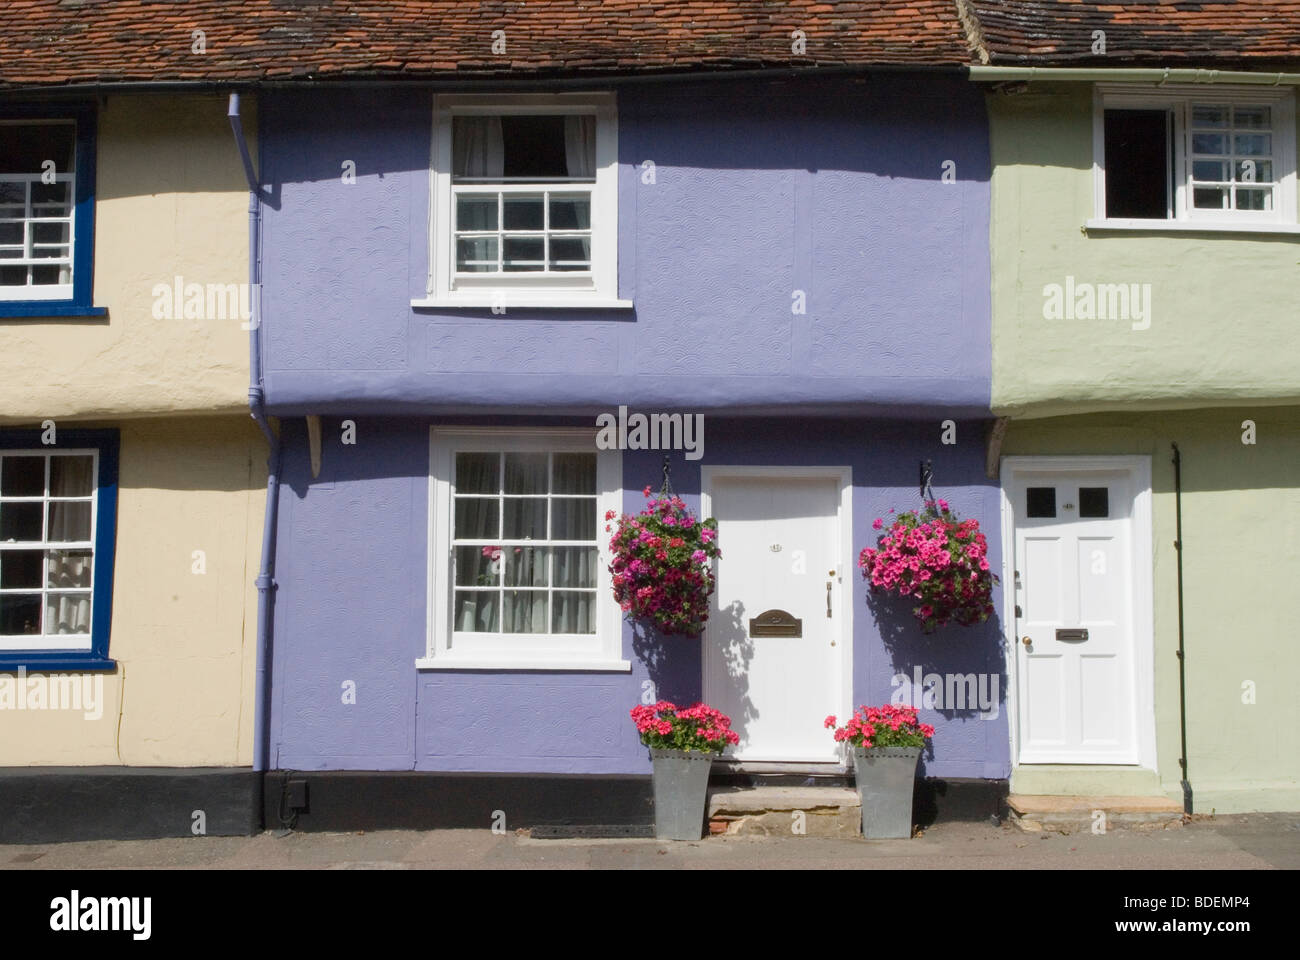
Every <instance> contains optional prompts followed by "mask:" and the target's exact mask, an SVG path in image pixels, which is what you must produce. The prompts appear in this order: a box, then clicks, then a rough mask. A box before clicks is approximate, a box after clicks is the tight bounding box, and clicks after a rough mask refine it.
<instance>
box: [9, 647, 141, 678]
mask: <svg viewBox="0 0 1300 960" xmlns="http://www.w3.org/2000/svg"><path fill="white" fill-rule="evenodd" d="M20 669H21V670H24V671H25V672H27V673H70V672H75V673H85V672H91V671H95V672H102V671H110V670H116V669H117V661H116V660H105V659H104V658H103V657H95V656H91V655H90V654H89V653H84V654H83V653H66V652H65V653H49V654H44V653H43V654H24V653H19V652H17V651H5V652H4V653H0V673H14V672H16V671H17V670H20Z"/></svg>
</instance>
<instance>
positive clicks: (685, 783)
mask: <svg viewBox="0 0 1300 960" xmlns="http://www.w3.org/2000/svg"><path fill="white" fill-rule="evenodd" d="M631 713H632V720H633V722H634V723H635V724H636V729H637V732H638V733H640V734H641V742H642V743H644V744H645V745H646V746H647V747H649V748H650V759H651V762H652V763H653V764H654V795H655V836H656V837H657V838H658V839H660V840H699V839H700V837H701V836H702V834H703V830H704V803H705V800H706V799H707V796H708V789H709V767H710V766H712V764H713V758H714V757H715V756H717V755H718V754H720V753H721V752H722V751H723V750H725V749H726V748H727V746H728V744H735V743H739V742H740V736H739V735H738V734H736V733H735V732H733V731H732V729H731V718H730V717H728V716H726V715H725V714H722V713H719V712H718V711H717V710H715V709H713V708H712V707H710V706H709V705H708V704H704V703H697V704H695V705H694V706H690V707H686V708H684V709H683V708H680V707H678V706H676V705H675V704H672V703H669V702H668V701H667V700H660V701H659V702H658V703H656V704H654V705H653V706H638V707H633V708H632V711H631Z"/></svg>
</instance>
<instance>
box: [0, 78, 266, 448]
mask: <svg viewBox="0 0 1300 960" xmlns="http://www.w3.org/2000/svg"><path fill="white" fill-rule="evenodd" d="M244 113H245V118H244V123H245V129H246V130H247V131H248V132H249V136H250V138H252V136H253V132H254V131H255V130H256V123H255V114H254V112H253V103H252V101H251V100H250V101H245V103H244ZM98 125H99V129H98V143H97V151H98V159H97V176H96V193H95V196H96V200H95V265H94V268H95V284H94V304H95V306H98V307H107V308H108V316H107V317H94V318H71V317H61V318H57V319H49V320H42V319H34V320H29V319H22V320H14V319H0V423H20V422H30V421H32V420H43V419H46V418H50V417H52V418H59V417H65V418H66V417H87V416H145V415H149V414H163V413H181V412H200V413H221V412H229V413H233V412H235V411H237V410H240V409H243V408H245V407H246V406H247V403H248V332H247V331H246V330H241V329H240V324H241V322H243V321H241V320H240V319H239V318H238V317H235V318H233V319H230V318H227V319H224V320H223V319H217V318H215V317H213V318H210V319H189V320H185V319H173V320H166V319H155V318H154V316H153V304H154V295H153V292H152V291H153V288H154V285H155V284H159V283H166V284H172V283H173V282H174V278H175V277H176V276H181V277H182V278H183V282H184V283H199V284H203V285H205V286H206V285H207V284H209V283H211V284H223V285H224V284H241V283H243V284H246V283H247V282H248V212H247V211H248V189H247V186H246V184H245V180H244V175H243V168H242V167H241V165H240V160H239V151H238V150H237V149H236V147H235V143H234V136H233V134H232V133H231V131H230V124H229V121H228V120H227V119H226V100H225V98H224V97H221V96H193V95H186V96H176V95H167V96H161V95H149V96H141V95H121V96H109V97H106V98H104V99H102V100H101V101H100V108H99V121H98ZM205 312H206V306H205Z"/></svg>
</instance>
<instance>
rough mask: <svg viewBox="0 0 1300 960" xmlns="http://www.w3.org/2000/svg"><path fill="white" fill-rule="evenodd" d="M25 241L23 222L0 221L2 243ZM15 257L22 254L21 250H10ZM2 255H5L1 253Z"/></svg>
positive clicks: (0, 239) (11, 243) (0, 240)
mask: <svg viewBox="0 0 1300 960" xmlns="http://www.w3.org/2000/svg"><path fill="white" fill-rule="evenodd" d="M22 242H23V225H22V224H21V223H0V244H9V245H11V246H12V245H14V244H21V243H22ZM10 252H11V253H12V255H13V256H14V257H20V256H22V252H21V251H16V252H15V251H10ZM0 256H4V254H3V253H0Z"/></svg>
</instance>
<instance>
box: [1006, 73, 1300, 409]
mask: <svg viewBox="0 0 1300 960" xmlns="http://www.w3.org/2000/svg"><path fill="white" fill-rule="evenodd" d="M1092 96H1093V93H1092V85H1091V84H1087V83H1074V84H1033V85H1032V86H1031V87H1030V88H1029V90H1028V91H1027V92H1024V93H1019V94H999V93H989V94H988V105H989V117H990V128H991V139H992V155H993V164H994V173H993V190H992V194H993V217H992V262H993V278H994V282H993V400H992V405H993V409H994V411H995V412H996V413H998V414H1000V415H1004V416H1014V417H1026V416H1028V417H1043V416H1056V415H1061V414H1065V413H1082V412H1092V411H1102V410H1121V409H1126V410H1132V409H1158V408H1164V409H1171V408H1176V409H1190V408H1195V407H1211V406H1221V407H1228V406H1236V405H1238V404H1239V403H1252V404H1256V405H1258V403H1259V402H1261V401H1267V402H1274V403H1284V404H1295V403H1300V363H1297V356H1298V355H1300V349H1297V347H1296V344H1297V337H1298V336H1300V236H1288V235H1279V234H1272V235H1270V234H1235V233H1234V234H1230V233H1209V232H1196V233H1178V232H1171V231H1166V232H1160V233H1155V232H1153V233H1138V234H1131V233H1109V234H1105V235H1103V234H1101V233H1100V232H1096V231H1094V232H1093V234H1092V235H1085V234H1084V233H1083V232H1082V227H1083V225H1084V223H1085V221H1087V220H1088V219H1089V218H1090V217H1092V215H1093V174H1092V159H1093V145H1092V136H1093V107H1092V102H1093V101H1092ZM1293 102H1294V101H1293ZM1066 277H1074V279H1075V282H1076V283H1085V282H1086V283H1092V284H1101V283H1107V284H1119V283H1125V284H1132V283H1137V284H1150V285H1151V307H1152V310H1151V313H1152V319H1151V324H1150V328H1149V329H1145V330H1135V329H1133V323H1132V322H1131V321H1130V320H1067V319H1053V320H1048V319H1044V316H1043V306H1044V294H1043V288H1044V286H1045V285H1047V284H1053V283H1055V284H1061V285H1064V284H1065V282H1066Z"/></svg>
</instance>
